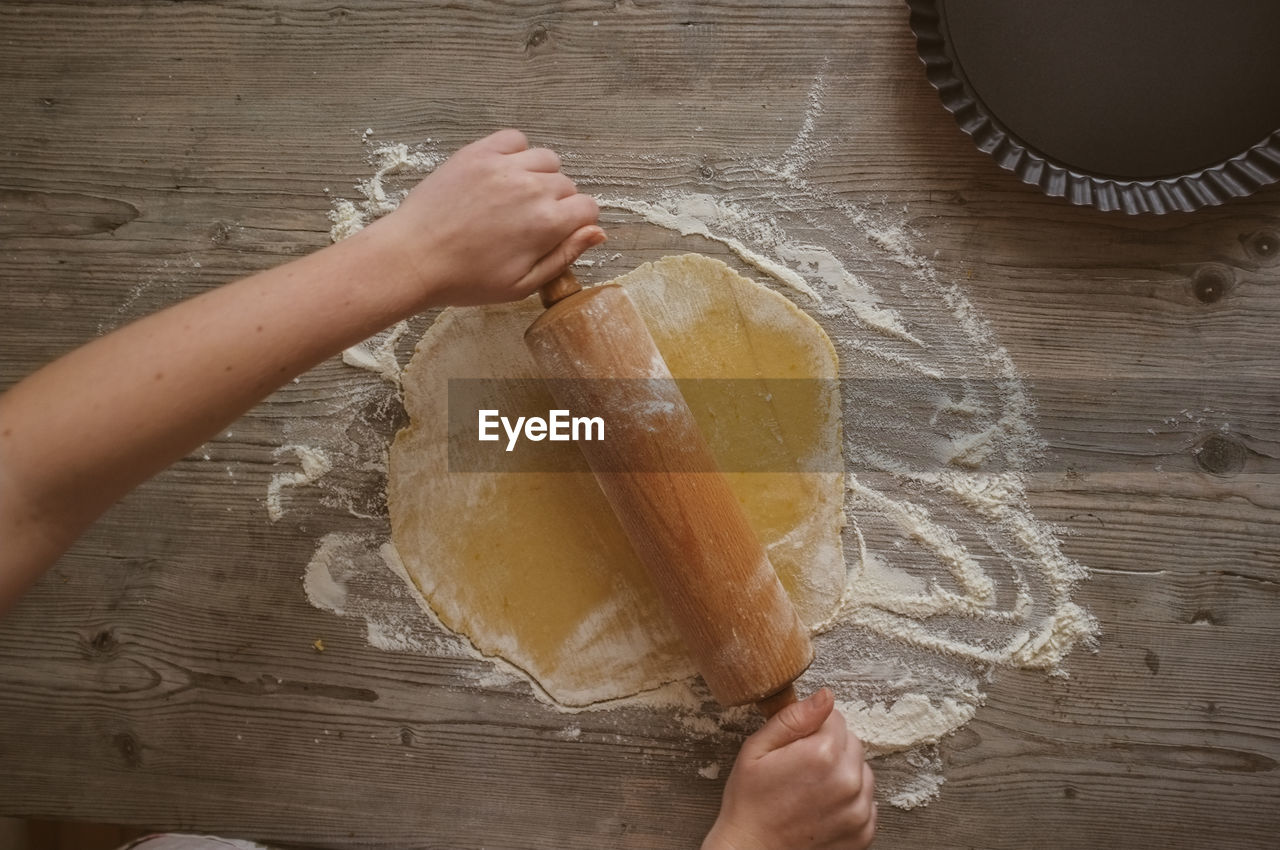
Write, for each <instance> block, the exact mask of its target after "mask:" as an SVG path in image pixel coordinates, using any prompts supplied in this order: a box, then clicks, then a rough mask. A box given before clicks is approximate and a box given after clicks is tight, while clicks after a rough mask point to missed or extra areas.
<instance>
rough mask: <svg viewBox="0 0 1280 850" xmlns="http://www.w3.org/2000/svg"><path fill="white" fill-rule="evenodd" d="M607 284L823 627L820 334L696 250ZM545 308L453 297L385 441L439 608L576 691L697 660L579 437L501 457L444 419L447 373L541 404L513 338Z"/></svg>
mask: <svg viewBox="0 0 1280 850" xmlns="http://www.w3.org/2000/svg"><path fill="white" fill-rule="evenodd" d="M612 283H617V284H619V285H621V286H623V287H625V288H626V290H627V291H628V292H629V293H630V295H631V297H632V299H633V300H634V301H635V303H636V306H637V307H638V308H639V310H640V313H641V314H642V315H643V316H644V318H645V322H646V323H647V324H648V326H649V330H650V331H651V332H652V334H653V337H654V340H655V341H656V342H657V344H658V349H659V350H660V351H661V352H662V356H663V357H664V358H665V360H666V361H667V365H668V366H669V367H670V369H671V372H672V374H673V375H674V376H675V377H676V378H677V379H678V380H681V381H682V388H683V389H684V391H685V395H686V398H687V400H688V402H689V405H690V408H691V409H692V410H693V413H694V416H695V417H696V418H697V420H698V424H699V427H700V428H701V430H702V431H703V434H704V435H705V436H706V438H707V442H708V444H709V445H710V447H711V450H712V453H713V454H714V455H715V457H716V460H717V462H718V463H719V465H720V467H721V468H722V469H724V470H726V474H727V476H728V478H729V483H730V486H731V487H732V489H733V491H734V493H735V495H736V496H737V497H738V499H739V501H740V502H741V503H742V505H743V508H744V509H745V511H746V514H747V517H748V520H749V521H750V523H751V526H752V528H754V529H755V531H756V534H757V535H758V536H759V537H760V540H761V542H762V543H763V544H764V546H765V548H766V550H767V551H768V553H769V558H770V560H771V561H772V563H773V565H774V567H775V569H777V571H778V574H779V576H780V578H781V579H782V583H783V585H784V586H785V587H786V589H787V591H788V593H790V594H791V597H792V600H793V601H794V602H795V604H796V607H797V610H798V611H799V613H800V616H801V618H802V619H803V620H804V621H805V623H806V624H808V625H809V626H810V627H811V628H812V627H814V626H817V625H819V624H821V623H822V622H823V621H825V620H827V619H828V618H829V617H830V616H831V615H832V614H833V613H834V612H835V609H836V607H837V605H838V604H839V601H840V597H841V594H842V592H843V590H844V586H845V567H844V557H843V553H842V551H841V546H840V528H841V526H842V524H843V511H842V500H843V492H844V487H843V476H842V474H841V471H840V470H841V469H842V460H841V451H840V402H839V395H838V391H837V389H836V375H837V372H836V354H835V349H834V348H833V347H832V345H831V341H830V340H829V339H828V338H827V336H826V334H825V333H824V332H823V331H822V328H821V327H819V326H818V324H817V323H816V322H815V321H813V319H811V318H809V317H808V316H807V315H805V314H804V313H803V312H802V311H801V310H799V309H798V308H796V307H795V306H794V305H793V304H792V303H791V302H790V301H788V300H787V299H786V298H783V297H782V296H781V295H778V294H777V293H774V292H771V291H770V290H768V289H766V288H764V287H763V286H760V285H759V284H757V283H755V282H753V281H751V280H748V279H747V278H744V277H742V276H741V275H739V274H737V273H736V272H734V271H733V270H732V269H730V268H729V267H728V266H726V265H725V264H724V263H721V262H720V261H718V260H714V259H711V258H709V257H704V256H702V255H699V254H686V255H684V256H680V257H667V258H664V259H662V260H660V261H658V262H656V263H646V264H645V265H643V266H641V267H640V268H638V269H636V270H635V271H633V272H630V273H628V274H625V275H623V276H621V277H619V278H617V279H616V280H614V281H612ZM540 312H541V307H540V306H539V305H538V303H537V300H536V299H532V298H531V299H528V300H526V301H523V302H520V303H518V304H510V305H503V306H495V307H469V308H456V309H450V310H446V311H445V312H443V313H442V314H441V315H440V317H439V318H438V319H437V320H436V321H435V323H433V324H432V325H431V327H430V328H428V329H427V331H426V333H425V334H424V335H423V337H422V340H421V341H420V342H419V343H418V346H417V348H416V350H415V352H414V356H413V359H412V360H411V362H410V363H409V366H408V367H407V368H406V369H405V372H404V400H405V407H406V408H407V410H408V413H409V418H410V423H409V425H408V426H407V427H406V428H404V429H402V430H401V431H400V433H399V434H398V435H397V436H396V439H395V442H394V444H393V445H392V446H391V454H390V464H389V470H388V487H387V501H388V505H389V508H390V512H391V527H392V540H393V542H394V543H395V546H396V549H397V550H398V552H399V554H400V558H401V560H402V561H403V562H404V565H405V568H406V569H407V571H408V573H409V575H410V577H411V578H412V579H413V581H414V582H415V584H417V586H418V588H419V590H421V592H422V593H423V595H424V596H425V598H426V599H427V601H428V603H429V604H430V605H431V608H432V609H433V610H434V611H435V612H436V614H437V615H438V616H439V617H440V620H441V622H443V623H444V624H445V625H446V626H448V627H449V628H450V629H453V630H454V631H456V632H459V633H461V634H465V635H466V636H467V637H468V638H469V639H470V640H471V642H472V643H473V644H474V645H475V646H476V648H477V649H479V650H480V651H481V652H482V653H484V654H485V655H496V656H501V657H502V658H504V659H506V660H507V661H509V662H511V663H512V664H514V665H516V666H517V667H519V668H521V669H522V670H524V671H525V672H526V673H528V674H529V675H530V676H531V677H533V679H535V680H536V681H537V682H538V683H539V685H540V686H541V687H542V688H543V690H544V691H545V692H546V693H547V695H549V696H550V697H551V698H552V699H554V700H556V701H557V702H560V703H562V704H564V705H569V706H583V705H589V704H591V703H595V702H601V701H604V700H610V699H617V698H620V697H625V696H629V695H632V694H636V693H639V692H640V691H643V690H647V689H650V688H654V687H657V686H659V685H662V684H664V683H666V682H670V681H674V680H677V679H681V678H684V677H686V676H689V675H691V674H692V673H693V672H694V670H693V667H692V665H691V663H690V661H689V659H688V657H687V655H686V653H685V651H684V648H683V645H682V644H681V641H680V638H679V636H678V635H677V634H676V632H675V629H674V627H673V626H672V625H671V623H670V621H669V620H668V619H667V617H666V615H665V613H664V612H663V611H662V609H661V607H660V604H659V601H658V598H657V595H656V593H655V591H654V589H653V587H652V585H651V584H650V582H649V579H648V577H647V575H646V574H645V572H644V568H643V566H642V565H641V563H640V562H639V560H638V559H637V558H636V556H635V554H634V553H633V552H632V551H631V547H630V544H629V543H628V542H627V540H626V538H625V536H624V535H623V533H622V529H621V528H620V526H619V525H618V522H617V520H616V519H615V518H614V517H613V514H612V513H611V512H610V509H609V506H608V504H607V503H606V502H605V500H604V496H603V495H602V494H601V493H600V490H599V488H598V487H597V486H596V483H595V479H594V478H593V477H592V476H591V474H590V473H589V472H587V471H585V469H586V467H585V464H584V462H583V460H582V457H581V454H580V452H579V451H578V449H577V447H576V446H575V445H574V444H573V443H565V442H561V443H539V444H538V446H537V448H538V452H539V455H538V457H539V458H540V460H539V462H538V464H536V465H535V466H533V467H530V470H529V471H510V470H507V469H505V468H503V469H502V470H501V471H500V469H499V467H497V466H495V465H494V464H493V463H491V461H490V459H491V458H494V457H495V456H498V457H501V453H502V451H503V444H504V443H505V439H506V438H505V436H504V437H503V438H502V441H501V442H498V443H493V442H485V443H481V442H479V441H478V439H477V422H476V421H475V420H474V419H472V418H471V417H470V416H468V417H459V416H457V415H455V416H454V418H453V419H454V421H452V422H451V420H450V416H449V413H450V411H449V407H450V404H449V401H450V391H451V389H452V390H453V391H454V393H455V402H457V400H458V398H459V393H460V389H459V388H462V389H473V388H474V387H482V388H483V393H484V394H485V399H484V406H485V407H492V408H494V409H497V410H499V411H501V413H502V415H504V416H508V415H528V414H530V413H536V414H538V415H542V416H546V414H547V411H548V410H550V409H551V408H554V407H555V405H554V404H553V402H552V400H551V397H550V395H549V394H548V393H547V392H546V390H545V388H544V387H543V386H542V385H541V384H540V383H539V382H538V381H537V380H536V378H537V372H536V370H535V368H534V365H533V362H532V361H531V360H530V358H529V355H528V354H527V352H526V350H525V347H524V340H523V334H524V331H525V328H527V327H528V326H529V324H530V323H531V322H533V320H534V319H535V318H537V316H538V315H539V313H540ZM450 379H488V380H483V381H475V382H465V381H455V382H454V383H453V384H451V383H450ZM690 379H697V380H690ZM728 379H732V380H728ZM455 407H456V405H455ZM455 412H456V410H455ZM451 427H452V430H453V433H452V436H451V435H450V429H451ZM499 433H501V429H499ZM606 438H607V434H606ZM495 452H496V453H498V454H497V455H495ZM548 461H550V462H548ZM476 470H480V471H476ZM485 470H488V471H485Z"/></svg>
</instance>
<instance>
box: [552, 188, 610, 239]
mask: <svg viewBox="0 0 1280 850" xmlns="http://www.w3.org/2000/svg"><path fill="white" fill-rule="evenodd" d="M556 208H557V212H558V214H559V215H560V217H561V221H562V222H563V223H564V227H565V229H566V230H568V229H570V228H573V229H575V230H576V229H577V228H579V227H586V226H587V225H588V224H595V223H596V219H598V218H599V217H600V206H599V204H597V203H596V199H595V198H593V197H591V196H590V195H580V194H576V193H575V194H573V195H571V196H570V197H568V198H564V199H563V200H559V201H556Z"/></svg>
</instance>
